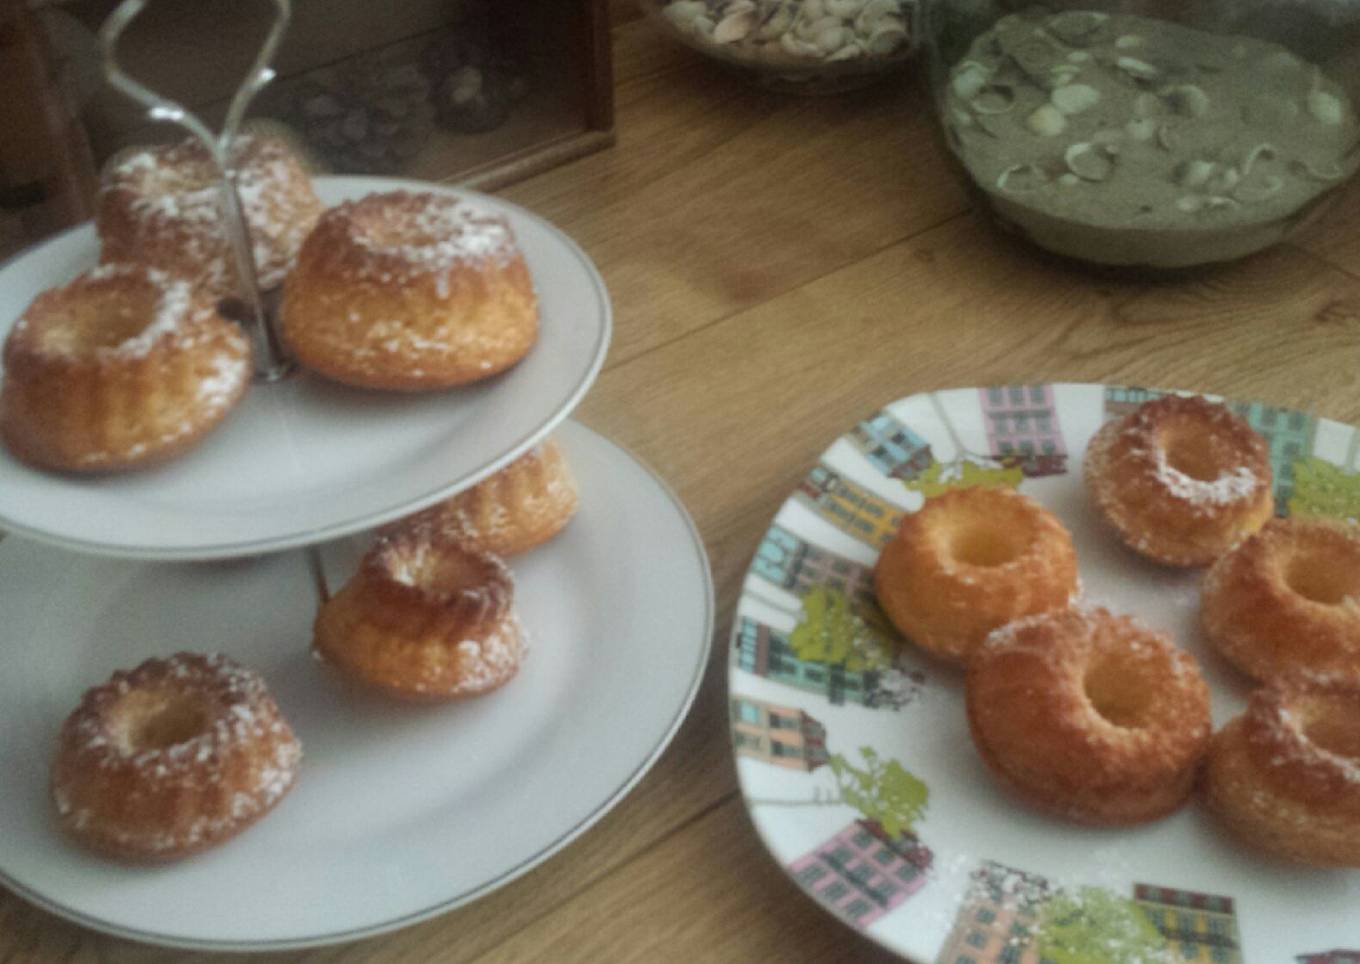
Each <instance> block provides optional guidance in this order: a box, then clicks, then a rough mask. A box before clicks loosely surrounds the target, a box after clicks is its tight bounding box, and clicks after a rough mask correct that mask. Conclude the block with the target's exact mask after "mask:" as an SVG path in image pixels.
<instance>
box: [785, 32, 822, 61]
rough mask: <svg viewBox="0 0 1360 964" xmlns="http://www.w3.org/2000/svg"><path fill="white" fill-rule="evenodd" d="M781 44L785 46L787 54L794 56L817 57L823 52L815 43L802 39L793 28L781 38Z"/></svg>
mask: <svg viewBox="0 0 1360 964" xmlns="http://www.w3.org/2000/svg"><path fill="white" fill-rule="evenodd" d="M779 46H780V47H782V48H784V52H785V53H786V54H789V55H790V56H793V57H816V56H817V55H818V54H819V53H821V51H819V50H818V49H817V47H816V46H815V45H814V44H810V43H808V42H807V41H805V40H800V39H799V38H798V35H797V34H796V33H794V32H793V31H792V30H790V31H789V32H788V33H786V34H784V35H783V36H781V37H780V38H779Z"/></svg>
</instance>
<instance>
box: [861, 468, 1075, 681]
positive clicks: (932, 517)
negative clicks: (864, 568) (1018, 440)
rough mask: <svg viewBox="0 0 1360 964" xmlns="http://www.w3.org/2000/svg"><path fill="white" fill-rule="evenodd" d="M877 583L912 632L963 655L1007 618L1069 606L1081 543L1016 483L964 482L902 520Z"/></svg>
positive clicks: (943, 654) (936, 650)
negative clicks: (1015, 486)
mask: <svg viewBox="0 0 1360 964" xmlns="http://www.w3.org/2000/svg"><path fill="white" fill-rule="evenodd" d="M874 590H875V593H876V594H877V596H878V603H879V605H880V606H882V607H883V611H884V612H885V613H887V615H888V618H889V619H890V620H892V623H893V625H895V626H896V627H897V628H898V630H900V631H901V632H902V634H903V635H905V636H906V637H907V638H908V639H910V640H911V641H912V642H913V643H915V644H916V645H918V646H920V647H921V648H922V649H925V650H926V651H927V652H929V653H931V654H932V655H934V656H938V657H940V658H941V659H945V660H949V661H951V662H955V663H962V662H964V661H966V660H967V658H968V654H969V653H970V652H972V650H973V649H974V648H976V647H977V646H978V645H979V644H981V642H982V640H983V639H985V638H986V636H987V634H988V633H990V632H991V631H992V630H994V629H996V628H997V627H998V626H1001V625H1003V624H1005V623H1008V622H1010V621H1011V620H1012V619H1015V618H1017V617H1019V616H1024V615H1027V614H1029V613H1036V612H1044V611H1046V610H1049V609H1060V608H1062V607H1064V606H1067V605H1068V603H1069V601H1070V600H1071V599H1072V597H1073V596H1074V595H1075V594H1076V591H1077V557H1076V550H1075V549H1073V547H1072V537H1071V536H1070V535H1069V534H1068V532H1067V530H1066V529H1065V528H1063V525H1062V523H1061V522H1059V521H1058V520H1057V518H1056V517H1055V516H1054V515H1053V514H1052V513H1050V512H1049V511H1048V510H1047V509H1045V508H1043V507H1042V506H1041V505H1039V504H1038V503H1037V502H1035V501H1034V500H1033V499H1030V498H1028V497H1027V496H1024V495H1021V494H1020V493H1019V492H1016V491H1015V490H1014V489H1010V488H1006V487H984V486H978V487H974V488H968V489H958V490H954V491H950V492H945V493H944V494H942V495H938V496H935V497H934V498H931V499H927V500H926V502H925V504H924V505H923V506H922V507H921V508H920V509H919V510H917V511H916V512H912V513H909V514H908V515H906V516H905V517H904V518H903V519H902V523H901V526H900V527H899V529H898V531H897V534H896V535H895V536H894V537H893V538H892V540H890V541H889V542H888V544H887V545H885V546H884V547H883V552H882V554H881V555H880V556H879V559H878V564H877V565H876V566H875V568H874Z"/></svg>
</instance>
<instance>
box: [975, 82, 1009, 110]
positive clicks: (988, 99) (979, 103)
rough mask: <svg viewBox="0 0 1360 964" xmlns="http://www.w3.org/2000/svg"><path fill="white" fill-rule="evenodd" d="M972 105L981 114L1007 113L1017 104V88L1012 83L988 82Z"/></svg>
mask: <svg viewBox="0 0 1360 964" xmlns="http://www.w3.org/2000/svg"><path fill="white" fill-rule="evenodd" d="M970 106H971V107H972V108H973V110H975V111H977V112H978V113H979V114H1005V113H1006V112H1008V111H1009V110H1010V109H1011V108H1012V107H1014V106H1015V89H1014V88H1012V87H1011V86H1010V84H988V85H987V86H986V87H985V88H983V90H982V92H981V93H980V94H978V95H977V96H976V97H974V98H973V100H972V103H971V104H970Z"/></svg>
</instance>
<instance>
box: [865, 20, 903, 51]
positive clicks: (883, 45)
mask: <svg viewBox="0 0 1360 964" xmlns="http://www.w3.org/2000/svg"><path fill="white" fill-rule="evenodd" d="M891 19H894V18H891V17H885V18H884V20H883V25H882V26H880V27H879V28H878V29H877V30H875V31H874V32H873V33H871V34H870V35H869V39H868V40H867V41H866V42H865V44H864V50H865V52H866V53H870V54H873V55H875V56H878V57H886V56H887V55H888V54H890V53H893V52H894V51H896V50H900V49H901V48H902V47H905V46H906V44H907V30H906V28H905V27H903V26H892V25H889V24H888V21H889V20H891Z"/></svg>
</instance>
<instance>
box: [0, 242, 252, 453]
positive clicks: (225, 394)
mask: <svg viewBox="0 0 1360 964" xmlns="http://www.w3.org/2000/svg"><path fill="white" fill-rule="evenodd" d="M3 363H4V374H5V377H4V381H3V382H2V383H0V438H3V440H4V443H5V445H6V446H7V447H8V448H9V450H10V451H11V452H12V453H13V454H14V455H15V456H16V457H18V458H20V459H22V460H23V461H25V462H28V463H30V464H32V465H35V466H38V467H40V468H47V469H58V470H64V471H79V472H96V471H110V470H115V469H126V468H132V467H134V466H140V465H145V464H148V463H153V462H158V461H162V460H164V459H167V458H170V457H172V456H174V455H177V454H179V453H180V452H182V451H184V450H185V449H187V448H189V447H190V446H192V445H194V444H195V443H196V442H198V441H199V440H200V439H201V438H202V437H203V436H204V435H205V434H206V433H207V432H208V431H209V430H210V429H211V428H213V427H214V426H215V425H217V424H218V423H219V422H221V421H222V419H223V418H225V417H226V415H227V413H228V412H229V411H230V410H231V409H232V407H233V406H234V405H235V404H236V403H237V402H238V401H239V400H240V398H241V396H242V395H243V394H244V392H245V390H246V387H247V385H249V383H250V377H251V355H250V343H249V342H248V340H247V339H246V337H245V335H244V334H243V333H242V332H241V329H240V328H239V327H238V326H237V325H236V324H234V323H233V322H230V321H228V320H227V319H225V318H223V317H222V316H221V315H219V314H218V313H217V310H216V308H215V307H214V306H213V303H212V302H211V301H208V300H205V299H203V298H202V297H201V296H200V295H198V294H197V293H196V292H195V291H194V290H193V289H192V288H191V287H190V286H189V284H188V282H185V281H182V280H180V279H178V278H173V277H171V276H170V275H168V274H166V273H164V272H162V271H159V270H157V269H155V268H151V267H147V266H145V265H104V266H101V267H99V268H96V269H94V270H93V271H88V272H86V273H85V274H83V275H81V276H79V277H78V278H76V279H75V280H74V281H72V282H71V283H70V284H68V285H66V286H64V287H61V288H55V289H53V290H50V291H45V292H43V293H42V294H40V295H39V296H38V297H37V299H36V300H34V302H33V304H31V305H30V306H29V307H28V310H27V311H26V312H25V313H24V316H23V317H22V318H20V319H19V321H18V322H16V323H15V325H14V327H13V329H11V331H10V333H9V337H8V338H6V340H5V346H4V362H3Z"/></svg>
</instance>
